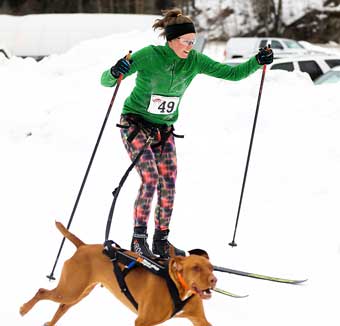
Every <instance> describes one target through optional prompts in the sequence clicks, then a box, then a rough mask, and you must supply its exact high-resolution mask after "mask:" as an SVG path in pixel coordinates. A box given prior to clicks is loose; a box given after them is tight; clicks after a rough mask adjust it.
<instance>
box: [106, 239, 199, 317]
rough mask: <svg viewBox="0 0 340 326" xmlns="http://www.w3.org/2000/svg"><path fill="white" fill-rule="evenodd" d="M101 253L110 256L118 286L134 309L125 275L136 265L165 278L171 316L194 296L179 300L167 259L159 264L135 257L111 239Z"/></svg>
mask: <svg viewBox="0 0 340 326" xmlns="http://www.w3.org/2000/svg"><path fill="white" fill-rule="evenodd" d="M103 253H104V254H105V255H106V256H108V257H109V258H110V260H111V262H112V264H113V271H114V274H115V276H116V278H117V281H118V284H119V287H120V289H121V291H122V292H123V293H124V295H125V296H126V297H127V299H129V301H130V302H131V304H132V305H133V306H134V307H135V309H136V310H138V303H137V302H136V300H135V299H134V298H133V296H132V294H131V292H130V291H129V289H128V287H127V284H126V282H125V277H126V275H127V274H128V273H129V272H130V271H131V270H132V269H133V268H134V267H137V266H141V267H143V268H144V269H146V270H148V271H149V272H151V273H153V274H155V275H157V276H160V277H162V278H164V279H165V281H166V284H167V286H168V289H169V293H170V295H171V298H172V302H173V305H174V309H173V313H172V315H171V317H173V316H174V315H176V314H177V313H178V312H179V311H181V310H182V309H183V307H184V306H185V304H186V303H187V302H188V301H189V300H190V299H191V298H192V297H193V296H194V295H193V294H192V295H191V296H190V297H188V298H187V299H185V300H183V301H182V300H181V298H180V296H179V293H178V289H177V287H176V285H175V283H174V282H173V280H172V279H171V277H170V275H169V271H168V261H166V262H165V263H164V264H160V263H158V262H157V261H154V260H152V259H149V258H147V257H143V256H140V257H137V258H136V257H133V256H130V255H129V254H128V253H126V250H124V249H122V248H120V247H119V246H118V245H117V244H116V243H115V242H114V241H112V240H109V241H106V242H105V244H104V250H103ZM119 263H121V264H123V265H124V268H123V269H121V268H120V266H119Z"/></svg>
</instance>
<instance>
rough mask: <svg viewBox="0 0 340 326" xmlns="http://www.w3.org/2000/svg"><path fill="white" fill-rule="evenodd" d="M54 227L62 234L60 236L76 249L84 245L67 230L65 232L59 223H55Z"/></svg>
mask: <svg viewBox="0 0 340 326" xmlns="http://www.w3.org/2000/svg"><path fill="white" fill-rule="evenodd" d="M55 225H56V227H57V229H58V230H59V231H60V232H61V233H62V235H63V236H64V237H65V238H66V239H68V240H70V241H71V242H72V243H73V244H74V245H75V246H76V247H77V248H79V247H80V246H83V245H85V243H84V242H83V241H81V240H80V239H79V238H78V237H76V236H75V235H74V234H73V233H71V232H70V231H69V230H67V229H66V228H65V226H64V225H62V224H61V223H60V222H57V221H56V222H55Z"/></svg>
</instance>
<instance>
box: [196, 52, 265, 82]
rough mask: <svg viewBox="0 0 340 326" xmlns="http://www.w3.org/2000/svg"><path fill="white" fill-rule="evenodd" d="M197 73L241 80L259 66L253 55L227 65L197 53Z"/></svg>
mask: <svg viewBox="0 0 340 326" xmlns="http://www.w3.org/2000/svg"><path fill="white" fill-rule="evenodd" d="M198 64H199V73H201V74H205V75H209V76H212V77H216V78H221V79H226V80H233V81H237V80H241V79H243V78H246V77H248V76H249V75H251V74H252V73H254V72H255V71H256V70H257V69H259V68H260V67H261V65H259V64H258V63H257V61H256V58H255V56H254V57H252V58H250V59H249V60H248V61H246V62H243V63H241V64H239V65H237V66H228V65H227V64H223V63H220V62H217V61H214V60H212V59H211V58H209V57H208V56H206V55H204V54H201V53H198Z"/></svg>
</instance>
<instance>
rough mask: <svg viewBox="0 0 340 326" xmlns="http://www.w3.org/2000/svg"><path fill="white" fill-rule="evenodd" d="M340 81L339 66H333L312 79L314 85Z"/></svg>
mask: <svg viewBox="0 0 340 326" xmlns="http://www.w3.org/2000/svg"><path fill="white" fill-rule="evenodd" d="M333 83H340V66H337V67H334V68H333V69H331V70H329V71H327V72H326V73H325V74H324V75H322V76H320V77H319V78H317V79H315V80H314V84H315V85H321V84H333Z"/></svg>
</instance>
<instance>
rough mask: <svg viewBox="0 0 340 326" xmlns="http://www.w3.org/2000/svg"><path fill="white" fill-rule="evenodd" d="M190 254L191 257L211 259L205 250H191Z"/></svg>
mask: <svg viewBox="0 0 340 326" xmlns="http://www.w3.org/2000/svg"><path fill="white" fill-rule="evenodd" d="M189 254H190V255H197V256H203V257H205V258H207V259H209V255H208V253H207V252H206V251H205V250H203V249H191V250H189Z"/></svg>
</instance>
